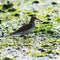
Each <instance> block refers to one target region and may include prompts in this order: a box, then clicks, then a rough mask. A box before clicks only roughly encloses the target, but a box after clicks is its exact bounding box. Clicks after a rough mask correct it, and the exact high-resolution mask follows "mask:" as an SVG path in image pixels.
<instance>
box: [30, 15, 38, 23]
mask: <svg viewBox="0 0 60 60" xmlns="http://www.w3.org/2000/svg"><path fill="white" fill-rule="evenodd" d="M35 20H38V18H37V17H36V16H31V20H30V23H31V22H34V21H35Z"/></svg>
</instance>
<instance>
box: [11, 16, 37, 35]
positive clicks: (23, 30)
mask: <svg viewBox="0 0 60 60" xmlns="http://www.w3.org/2000/svg"><path fill="white" fill-rule="evenodd" d="M36 19H37V18H36V17H35V16H32V17H31V19H30V22H29V23H28V24H25V25H23V26H22V27H20V28H19V29H18V30H17V31H15V32H13V33H11V34H10V35H27V34H29V33H30V32H32V30H33V29H34V27H35V20H36Z"/></svg>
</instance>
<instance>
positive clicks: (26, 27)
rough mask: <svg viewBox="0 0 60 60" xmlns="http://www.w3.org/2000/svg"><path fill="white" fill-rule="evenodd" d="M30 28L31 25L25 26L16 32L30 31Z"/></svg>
mask: <svg viewBox="0 0 60 60" xmlns="http://www.w3.org/2000/svg"><path fill="white" fill-rule="evenodd" d="M31 27H32V24H25V25H23V26H22V27H20V28H19V29H18V30H17V31H16V32H22V31H25V30H28V29H30V28H31Z"/></svg>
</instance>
